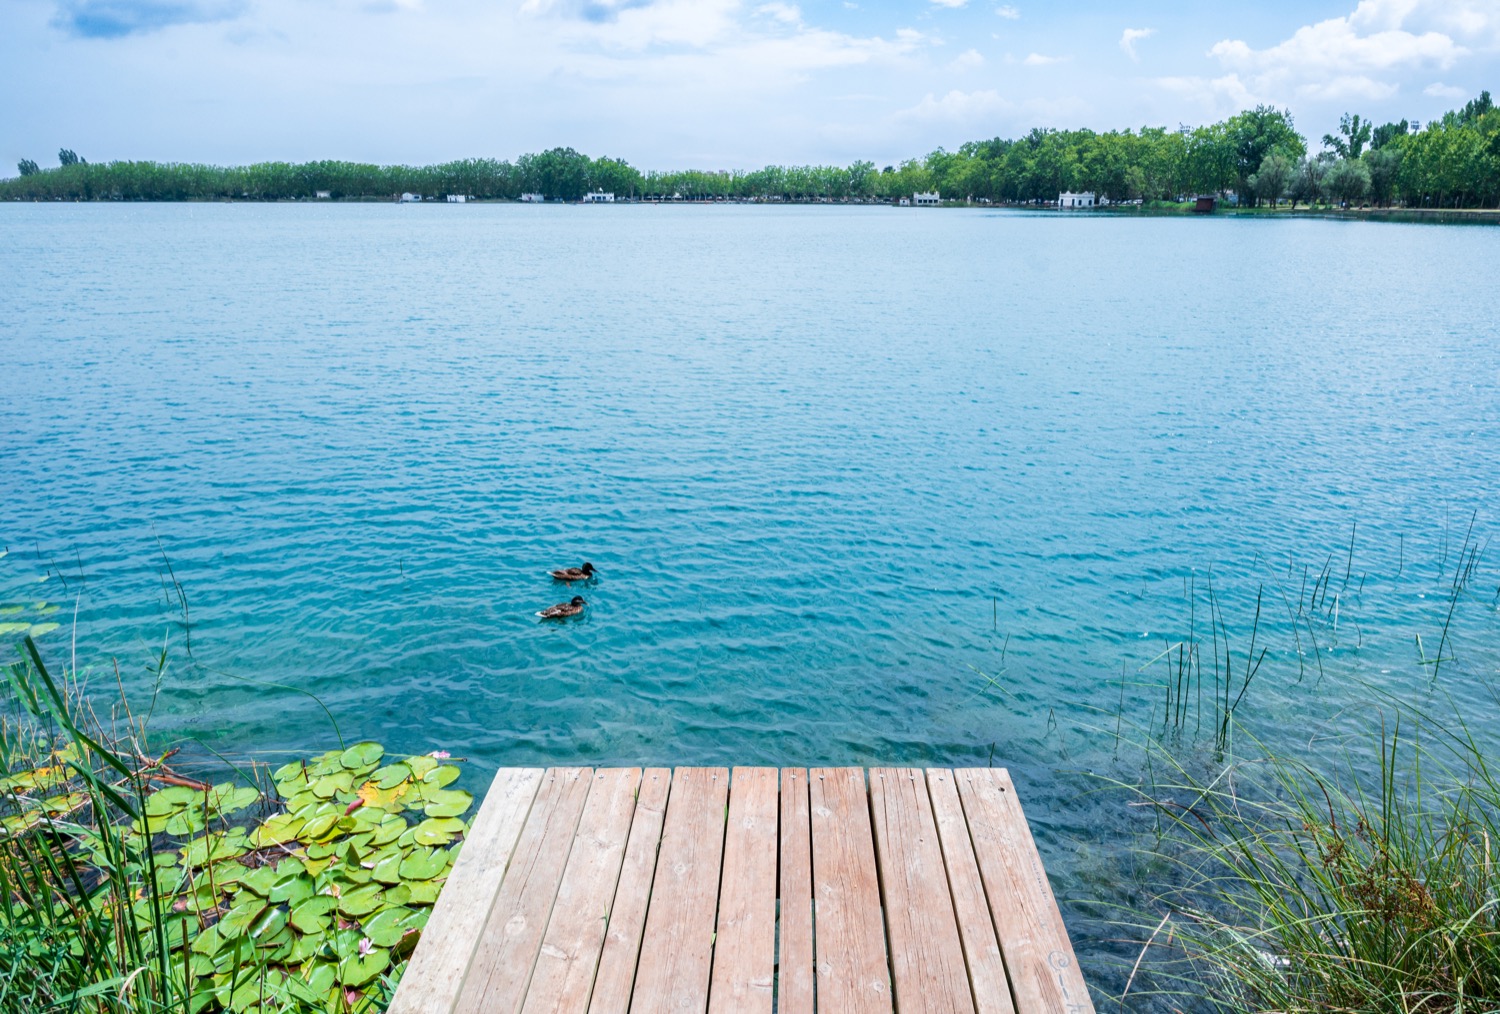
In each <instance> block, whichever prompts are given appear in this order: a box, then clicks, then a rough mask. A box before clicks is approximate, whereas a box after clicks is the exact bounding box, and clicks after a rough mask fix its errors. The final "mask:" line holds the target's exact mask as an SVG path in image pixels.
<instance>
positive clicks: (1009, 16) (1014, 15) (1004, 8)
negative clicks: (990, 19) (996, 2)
mask: <svg viewBox="0 0 1500 1014" xmlns="http://www.w3.org/2000/svg"><path fill="white" fill-rule="evenodd" d="M995 13H996V14H998V15H999V16H1000V17H1002V18H1005V19H1006V20H1007V21H1015V20H1017V19H1018V18H1020V16H1021V12H1020V10H1019V9H1018V8H1015V7H1012V6H1011V5H1010V4H1001V5H1000V6H999V7H996V8H995Z"/></svg>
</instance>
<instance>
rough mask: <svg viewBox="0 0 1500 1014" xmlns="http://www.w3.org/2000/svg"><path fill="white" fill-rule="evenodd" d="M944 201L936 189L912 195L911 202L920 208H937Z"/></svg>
mask: <svg viewBox="0 0 1500 1014" xmlns="http://www.w3.org/2000/svg"><path fill="white" fill-rule="evenodd" d="M942 202H943V199H942V198H941V197H939V196H938V194H937V191H935V190H934V191H932V192H930V193H926V194H912V195H911V203H912V204H913V205H914V206H915V207H918V208H935V207H937V206H938V205H939V204H941V203H942Z"/></svg>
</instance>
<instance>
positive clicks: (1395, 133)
mask: <svg viewBox="0 0 1500 1014" xmlns="http://www.w3.org/2000/svg"><path fill="white" fill-rule="evenodd" d="M1409 133H1411V124H1410V123H1407V122H1406V121H1405V120H1402V121H1400V122H1399V123H1383V124H1381V125H1380V126H1378V127H1376V128H1375V132H1374V133H1373V134H1371V135H1370V150H1371V151H1379V150H1380V149H1381V148H1384V147H1385V146H1386V145H1388V144H1390V143H1391V142H1393V141H1395V140H1396V138H1398V137H1405V136H1406V135H1407V134H1409Z"/></svg>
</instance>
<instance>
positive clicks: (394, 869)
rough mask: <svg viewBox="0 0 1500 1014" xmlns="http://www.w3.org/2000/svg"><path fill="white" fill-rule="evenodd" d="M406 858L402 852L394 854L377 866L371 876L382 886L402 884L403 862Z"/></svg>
mask: <svg viewBox="0 0 1500 1014" xmlns="http://www.w3.org/2000/svg"><path fill="white" fill-rule="evenodd" d="M403 858H404V856H403V855H402V853H400V852H392V853H391V854H390V855H388V856H386V857H385V858H383V859H381V860H380V862H378V863H376V864H375V868H374V869H373V870H371V871H370V875H371V876H372V877H373V878H374V879H376V880H378V881H380V883H382V884H399V883H401V860H402V859H403Z"/></svg>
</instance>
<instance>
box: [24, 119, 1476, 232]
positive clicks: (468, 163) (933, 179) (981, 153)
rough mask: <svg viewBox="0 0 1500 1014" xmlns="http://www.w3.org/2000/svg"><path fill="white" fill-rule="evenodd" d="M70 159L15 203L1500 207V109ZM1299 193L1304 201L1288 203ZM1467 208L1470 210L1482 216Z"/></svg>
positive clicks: (1373, 211) (29, 173)
mask: <svg viewBox="0 0 1500 1014" xmlns="http://www.w3.org/2000/svg"><path fill="white" fill-rule="evenodd" d="M58 162H59V164H58V166H56V167H54V168H47V169H43V168H41V167H40V166H39V165H38V164H37V163H36V162H35V161H33V160H30V159H25V160H23V161H22V162H21V163H20V164H19V165H18V167H17V168H18V171H19V173H20V175H18V176H16V177H12V178H9V179H3V180H0V200H6V201H226V200H227V201H304V200H306V201H315V200H320V199H323V200H329V201H340V200H385V201H389V200H399V199H401V197H402V195H408V196H412V197H417V198H421V199H426V200H443V199H445V198H447V197H450V196H451V197H454V198H459V197H462V198H465V199H473V200H489V201H498V200H522V199H528V198H529V199H534V200H546V201H581V200H583V199H584V198H585V196H586V195H588V194H590V193H607V194H611V195H613V196H614V199H615V200H619V201H684V202H718V201H743V202H751V203H762V202H767V203H775V202H793V203H818V204H822V203H855V204H868V203H881V204H884V203H898V202H899V201H901V200H903V199H910V198H911V196H912V195H913V194H918V193H923V194H927V193H936V194H940V195H942V200H943V201H944V202H946V203H953V204H980V205H1004V206H1019V207H1038V206H1049V205H1056V203H1057V200H1058V195H1059V194H1061V193H1062V192H1064V191H1071V192H1089V193H1093V194H1097V195H1098V197H1099V198H1100V199H1101V201H1103V202H1107V203H1108V206H1109V207H1114V208H1118V207H1121V206H1127V207H1135V208H1139V209H1142V210H1144V211H1148V212H1152V211H1162V212H1171V211H1179V210H1185V207H1184V205H1186V207H1190V206H1191V204H1192V198H1193V196H1194V195H1213V196H1216V197H1218V198H1219V199H1220V200H1221V201H1226V200H1227V201H1229V202H1231V203H1232V204H1233V205H1234V206H1235V207H1236V208H1238V209H1242V210H1243V209H1255V210H1258V211H1273V210H1279V209H1283V208H1288V209H1289V210H1294V211H1295V210H1298V209H1299V206H1301V207H1305V208H1308V209H1309V210H1314V211H1327V210H1331V209H1334V208H1344V209H1350V210H1353V209H1359V211H1360V213H1361V214H1370V215H1372V216H1374V215H1381V216H1384V215H1387V214H1392V215H1393V214H1394V213H1411V214H1421V215H1423V216H1424V217H1425V216H1426V215H1427V214H1429V213H1431V212H1439V211H1442V212H1450V213H1451V212H1470V211H1475V210H1481V209H1500V109H1496V108H1495V106H1494V103H1493V102H1492V100H1491V98H1490V93H1489V92H1488V91H1485V92H1482V93H1481V94H1480V95H1479V97H1478V98H1476V99H1473V100H1471V101H1470V102H1468V103H1467V104H1466V105H1464V106H1463V107H1462V108H1460V109H1456V110H1452V111H1450V112H1448V113H1445V114H1444V115H1443V116H1442V117H1440V118H1439V119H1435V120H1433V121H1431V122H1429V123H1427V124H1426V125H1425V126H1422V125H1418V124H1412V123H1408V122H1407V121H1405V120H1402V121H1399V122H1396V123H1387V124H1383V125H1380V126H1378V127H1377V126H1375V125H1374V124H1373V123H1372V122H1370V121H1366V120H1363V119H1362V118H1361V117H1360V116H1358V115H1352V116H1351V115H1347V114H1346V115H1345V116H1344V118H1343V120H1342V121H1341V122H1340V125H1339V131H1338V133H1337V134H1325V135H1324V136H1323V138H1322V140H1321V150H1320V151H1319V152H1318V153H1316V154H1310V148H1309V145H1308V139H1307V138H1305V137H1304V136H1303V135H1301V134H1299V133H1298V132H1297V131H1296V129H1295V125H1294V123H1293V120H1292V116H1291V114H1290V112H1288V111H1285V110H1278V109H1274V108H1272V107H1269V106H1257V107H1255V108H1254V109H1248V110H1245V111H1243V112H1241V113H1238V114H1236V115H1234V116H1231V117H1229V118H1228V119H1227V120H1223V121H1220V122H1218V123H1213V124H1210V125H1208V126H1201V127H1196V128H1187V127H1182V128H1179V129H1177V130H1169V129H1168V128H1166V127H1143V128H1142V129H1141V130H1139V131H1134V130H1129V129H1127V130H1123V131H1118V130H1117V131H1108V132H1105V133H1096V132H1095V131H1092V130H1087V129H1085V130H1067V131H1065V130H1052V129H1042V128H1037V129H1034V130H1032V131H1031V132H1029V133H1028V134H1026V135H1024V136H1022V137H1019V138H1014V139H1006V138H999V137H996V138H993V139H991V140H988V141H970V142H968V143H965V144H963V145H962V146H961V147H960V148H959V149H958V150H957V151H953V152H949V151H945V150H944V149H942V148H939V149H937V150H936V151H933V152H931V153H930V154H928V155H926V156H924V157H922V158H913V159H908V160H906V161H905V162H902V163H900V164H899V165H887V166H885V167H883V168H879V169H877V168H876V166H875V164H874V163H873V162H868V161H858V162H854V163H851V164H850V165H847V166H767V167H765V168H763V169H758V170H754V171H740V170H733V171H730V170H719V171H704V170H684V171H673V172H659V171H655V170H651V171H646V172H642V171H641V170H639V169H636V168H635V167H633V166H631V165H630V164H629V163H627V162H625V161H624V160H622V159H616V158H607V157H603V158H590V157H589V156H587V155H584V154H581V153H580V152H577V151H575V150H574V149H572V148H553V149H551V150H548V151H544V152H540V153H536V154H527V155H522V156H520V158H518V159H517V160H516V161H515V162H510V161H507V160H500V159H493V158H473V159H462V160H458V161H453V162H446V163H442V164H439V165H429V166H405V165H385V166H382V165H373V164H366V163H357V162H342V161H328V160H325V161H315V162H305V163H291V162H262V163H257V164H254V165H248V166H213V165H202V164H190V163H179V162H152V161H114V162H106V163H90V162H88V161H87V160H86V159H84V158H82V157H80V156H79V155H78V154H77V153H76V152H74V151H72V150H71V149H63V150H61V151H59V152H58ZM1288 202H1289V203H1288ZM1466 217H1467V216H1466Z"/></svg>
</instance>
